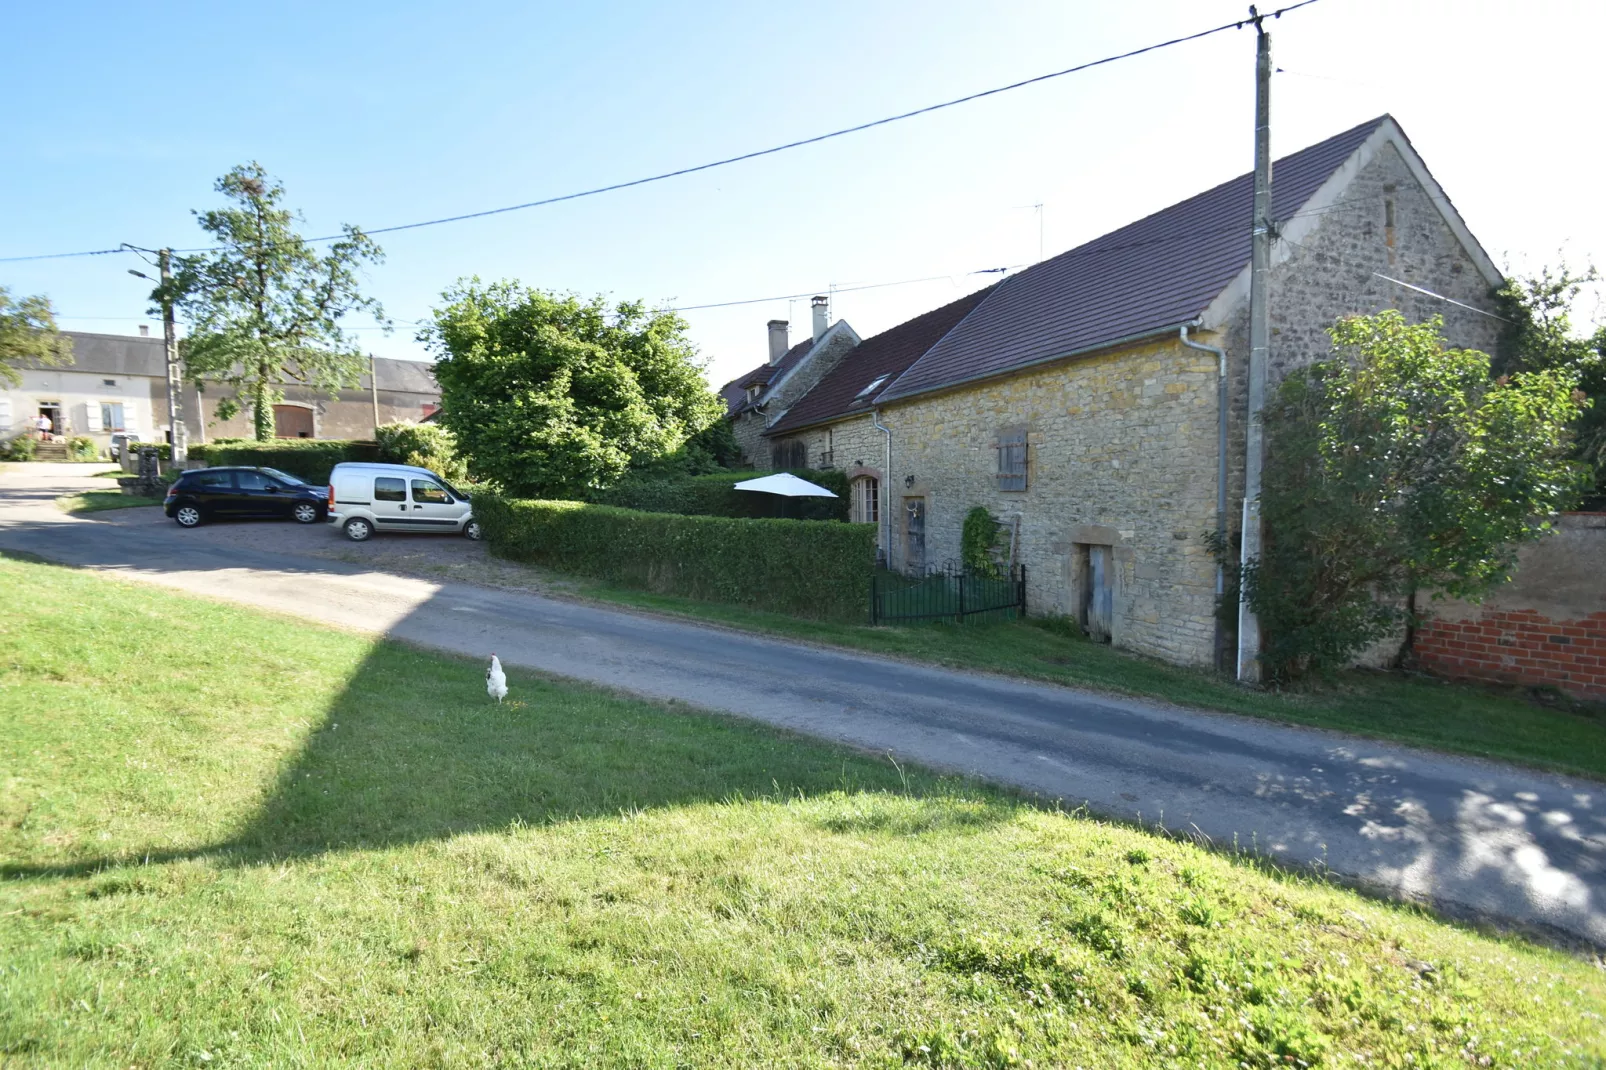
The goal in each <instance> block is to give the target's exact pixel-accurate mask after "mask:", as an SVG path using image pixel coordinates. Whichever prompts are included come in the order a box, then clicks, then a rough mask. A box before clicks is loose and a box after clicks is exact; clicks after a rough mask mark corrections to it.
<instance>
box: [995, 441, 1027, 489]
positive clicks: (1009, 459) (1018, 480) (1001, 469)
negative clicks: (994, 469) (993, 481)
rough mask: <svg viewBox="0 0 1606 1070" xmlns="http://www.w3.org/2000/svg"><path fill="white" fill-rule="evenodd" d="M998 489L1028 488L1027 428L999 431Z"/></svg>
mask: <svg viewBox="0 0 1606 1070" xmlns="http://www.w3.org/2000/svg"><path fill="white" fill-rule="evenodd" d="M997 448H998V489H999V490H1025V489H1026V430H1025V428H1020V429H1017V430H1012V431H1000V432H999V433H998V447H997Z"/></svg>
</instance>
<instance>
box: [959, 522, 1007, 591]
mask: <svg viewBox="0 0 1606 1070" xmlns="http://www.w3.org/2000/svg"><path fill="white" fill-rule="evenodd" d="M1002 531H1003V525H1001V524H999V523H998V521H997V520H995V519H994V518H993V514H992V513H989V512H988V511H987V509H986V508H985V507H984V506H980V505H978V506H976V507H975V508H974V509H972V510H971V511H970V512H968V513H966V514H965V526H964V529H963V531H962V532H961V533H960V536H959V556H960V560H961V561H963V562H964V564H965V568H966V569H967V570H969V571H970V572H973V573H975V574H977V575H979V576H993V577H996V576H999V575H1001V574H1002V570H1001V569H1000V568H999V567H998V550H999V536H1000V534H1001V533H1002Z"/></svg>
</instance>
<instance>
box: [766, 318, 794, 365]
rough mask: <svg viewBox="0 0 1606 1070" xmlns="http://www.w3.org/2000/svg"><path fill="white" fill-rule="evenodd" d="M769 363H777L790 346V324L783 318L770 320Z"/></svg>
mask: <svg viewBox="0 0 1606 1070" xmlns="http://www.w3.org/2000/svg"><path fill="white" fill-rule="evenodd" d="M769 328H770V363H771V364H779V363H780V362H781V358H782V357H784V356H786V351H787V350H788V349H791V348H792V335H791V324H789V323H787V322H786V321H785V320H770V322H769Z"/></svg>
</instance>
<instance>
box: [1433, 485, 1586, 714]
mask: <svg viewBox="0 0 1606 1070" xmlns="http://www.w3.org/2000/svg"><path fill="white" fill-rule="evenodd" d="M1603 565H1606V513H1571V514H1568V515H1565V516H1563V517H1562V518H1561V520H1560V522H1559V523H1558V524H1557V526H1556V530H1555V532H1554V533H1553V534H1551V535H1549V536H1547V537H1545V538H1543V539H1541V540H1539V541H1538V542H1533V543H1529V544H1528V545H1526V546H1524V547H1523V548H1522V550H1521V552H1520V554H1519V557H1518V563H1517V570H1516V573H1515V574H1514V575H1513V576H1512V579H1511V582H1509V583H1507V584H1505V585H1504V586H1502V587H1499V588H1497V589H1496V590H1495V591H1493V592H1492V593H1491V594H1489V596H1488V597H1486V598H1485V599H1484V600H1483V602H1482V603H1481V604H1479V605H1473V604H1470V603H1467V602H1460V601H1442V602H1435V603H1433V604H1432V606H1431V607H1430V608H1431V612H1432V614H1433V616H1432V619H1430V620H1429V621H1428V623H1427V624H1426V626H1425V627H1423V628H1422V630H1421V631H1419V632H1418V633H1417V638H1416V653H1417V657H1418V658H1419V659H1420V661H1421V664H1422V666H1423V668H1426V669H1428V670H1429V671H1431V672H1435V673H1439V674H1440V675H1443V676H1449V677H1455V678H1464V679H1475V680H1491V681H1495V682H1498V683H1508V684H1527V685H1537V686H1549V687H1555V688H1557V689H1558V690H1560V691H1563V692H1566V693H1567V694H1570V695H1572V696H1574V697H1575V698H1583V699H1606V568H1603V567H1602V566H1603Z"/></svg>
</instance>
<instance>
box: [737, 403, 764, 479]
mask: <svg viewBox="0 0 1606 1070" xmlns="http://www.w3.org/2000/svg"><path fill="white" fill-rule="evenodd" d="M767 426H768V422H767V421H766V420H765V418H764V416H763V415H762V414H761V413H759V412H757V411H755V410H753V409H748V410H747V411H746V412H741V413H737V414H736V415H735V416H733V417H731V434H732V435H733V436H734V437H735V439H736V447H737V448H738V449H740V450H741V451H742V466H743V467H744V468H751V469H757V470H758V471H761V472H767V471H769V467H770V440H769V439H767V438H765V437H764V428H765V427H767Z"/></svg>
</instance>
